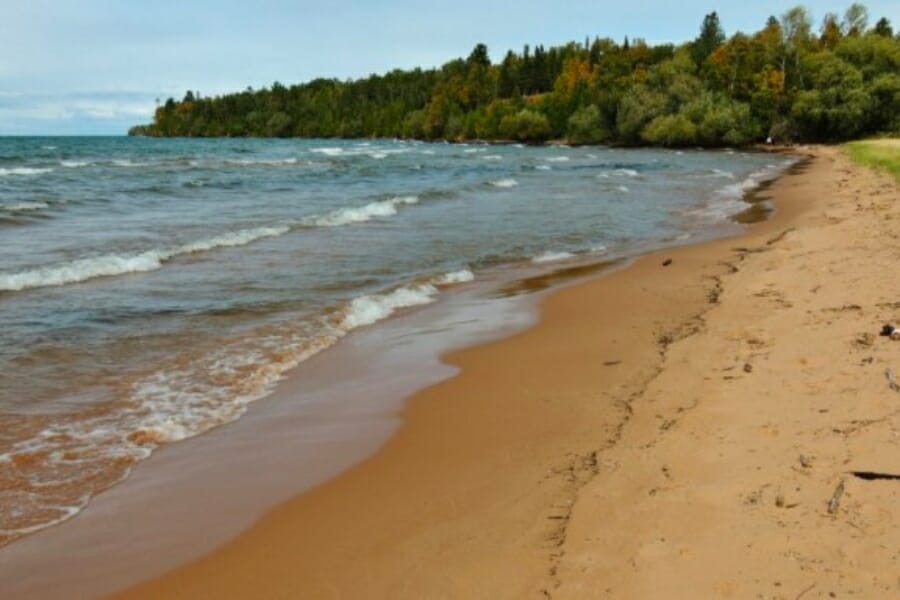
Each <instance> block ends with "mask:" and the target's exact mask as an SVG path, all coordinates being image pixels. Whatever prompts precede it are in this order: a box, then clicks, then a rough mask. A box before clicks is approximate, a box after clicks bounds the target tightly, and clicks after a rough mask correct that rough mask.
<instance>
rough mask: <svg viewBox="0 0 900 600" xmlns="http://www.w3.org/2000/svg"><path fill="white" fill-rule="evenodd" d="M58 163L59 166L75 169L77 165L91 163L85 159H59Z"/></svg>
mask: <svg viewBox="0 0 900 600" xmlns="http://www.w3.org/2000/svg"><path fill="white" fill-rule="evenodd" d="M59 164H60V166H62V167H66V168H69V169H77V168H79V167H86V166H88V165H89V164H91V163H90V162H88V161H86V160H61V161H59Z"/></svg>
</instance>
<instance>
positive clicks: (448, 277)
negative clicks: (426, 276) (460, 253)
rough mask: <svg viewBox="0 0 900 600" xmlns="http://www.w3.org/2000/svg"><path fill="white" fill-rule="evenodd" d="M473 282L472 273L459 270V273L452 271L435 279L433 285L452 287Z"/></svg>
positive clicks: (466, 270)
mask: <svg viewBox="0 0 900 600" xmlns="http://www.w3.org/2000/svg"><path fill="white" fill-rule="evenodd" d="M474 280H475V274H474V273H472V271H470V270H469V269H460V270H459V271H452V272H450V273H444V274H443V275H440V276H438V277H435V278H434V280H433V283H434V285H454V284H457V283H468V282H470V281H474Z"/></svg>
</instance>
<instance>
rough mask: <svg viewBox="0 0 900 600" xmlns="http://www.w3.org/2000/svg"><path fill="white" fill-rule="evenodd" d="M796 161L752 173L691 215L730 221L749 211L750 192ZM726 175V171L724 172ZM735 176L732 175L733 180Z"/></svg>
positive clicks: (792, 160)
mask: <svg viewBox="0 0 900 600" xmlns="http://www.w3.org/2000/svg"><path fill="white" fill-rule="evenodd" d="M795 162H796V159H789V160H786V161H784V162H782V163H780V164H769V165H766V166H765V167H763V168H762V169H759V170H757V171H754V172H752V173H750V175H748V176H747V177H746V178H745V179H743V180H742V181H739V182H737V183H732V184H729V185H726V186H725V187H722V188H720V189H718V190H716V191H715V192H713V195H712V198H711V200H710V202H709V203H707V204H706V205H705V206H703V207H701V208H699V209H696V210H694V211H691V214H693V215H696V216H699V217H703V218H708V219H711V220H714V221H721V220H725V219H728V218H730V217H732V216H734V215H736V214H738V213H740V212H743V211H744V210H746V209H747V206H748V205H747V203H746V202H744V196H745V195H746V194H747V192H749V191H750V190H753V189H755V188H757V187H759V185H760V184H762V183H764V182H766V181H771V180H772V179H775V178H776V177H778V175H779V174H780V173H781V172H782V171H784V170H785V169H786V168H788V167H789V166H790V165H792V164H794V163H795ZM723 173H724V171H723ZM733 177H734V176H733V175H732V178H733Z"/></svg>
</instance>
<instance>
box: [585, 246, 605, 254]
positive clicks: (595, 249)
mask: <svg viewBox="0 0 900 600" xmlns="http://www.w3.org/2000/svg"><path fill="white" fill-rule="evenodd" d="M588 252H590V253H591V254H606V253H607V252H608V249H607V248H606V246H604V245H603V244H597V245H596V246H591V248H590V249H589V250H588Z"/></svg>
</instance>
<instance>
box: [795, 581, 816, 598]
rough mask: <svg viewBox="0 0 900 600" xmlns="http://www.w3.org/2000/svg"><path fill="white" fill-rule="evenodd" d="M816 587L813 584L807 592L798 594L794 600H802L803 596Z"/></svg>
mask: <svg viewBox="0 0 900 600" xmlns="http://www.w3.org/2000/svg"><path fill="white" fill-rule="evenodd" d="M814 587H816V584H812V585H811V586H809V587H808V588H806V589H805V590H803V591H802V592H800V593H799V594H797V596H796V597H795V598H794V600H800V598H802V597H803V596H805V595H806V592H808V591H810V590H811V589H813V588H814Z"/></svg>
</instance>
